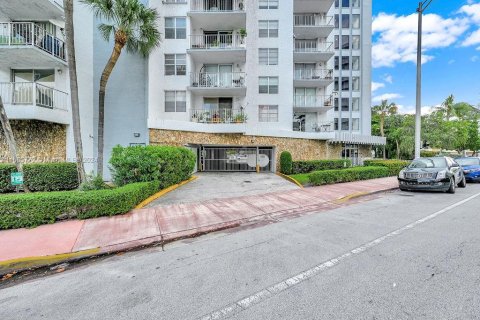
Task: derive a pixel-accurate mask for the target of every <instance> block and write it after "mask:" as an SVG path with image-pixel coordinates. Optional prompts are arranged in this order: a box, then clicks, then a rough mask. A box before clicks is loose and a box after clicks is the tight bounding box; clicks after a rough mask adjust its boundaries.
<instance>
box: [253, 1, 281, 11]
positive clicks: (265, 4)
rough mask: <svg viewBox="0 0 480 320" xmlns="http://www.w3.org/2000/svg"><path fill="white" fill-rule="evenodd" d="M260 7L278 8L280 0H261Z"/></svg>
mask: <svg viewBox="0 0 480 320" xmlns="http://www.w3.org/2000/svg"><path fill="white" fill-rule="evenodd" d="M258 5H259V6H258V7H259V8H260V9H278V0H259V1H258Z"/></svg>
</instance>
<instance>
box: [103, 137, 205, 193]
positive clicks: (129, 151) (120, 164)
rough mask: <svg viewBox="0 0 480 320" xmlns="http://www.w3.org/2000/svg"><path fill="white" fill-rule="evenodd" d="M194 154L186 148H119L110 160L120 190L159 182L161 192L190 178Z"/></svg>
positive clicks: (114, 151) (193, 164)
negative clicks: (138, 183)
mask: <svg viewBox="0 0 480 320" xmlns="http://www.w3.org/2000/svg"><path fill="white" fill-rule="evenodd" d="M195 161H196V157H195V154H194V153H193V152H192V151H190V150H188V149H187V148H183V147H171V146H145V147H143V146H133V147H121V146H116V147H115V148H113V151H112V158H111V159H110V166H111V167H110V170H111V172H112V177H113V181H114V182H115V184H116V185H118V186H123V185H126V184H129V183H135V182H148V181H159V182H160V189H163V188H166V187H169V186H171V185H174V184H177V183H179V182H181V181H183V180H186V179H188V178H190V177H191V175H192V173H193V169H194V168H195Z"/></svg>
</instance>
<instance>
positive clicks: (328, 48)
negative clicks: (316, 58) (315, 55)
mask: <svg viewBox="0 0 480 320" xmlns="http://www.w3.org/2000/svg"><path fill="white" fill-rule="evenodd" d="M294 50H295V52H301V53H303V52H326V53H333V43H332V42H319V41H317V40H295V49H294Z"/></svg>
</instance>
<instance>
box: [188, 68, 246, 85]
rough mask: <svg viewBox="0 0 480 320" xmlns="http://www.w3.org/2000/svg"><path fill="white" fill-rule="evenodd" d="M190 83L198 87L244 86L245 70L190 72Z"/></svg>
mask: <svg viewBox="0 0 480 320" xmlns="http://www.w3.org/2000/svg"><path fill="white" fill-rule="evenodd" d="M190 84H191V86H192V87H198V88H244V87H245V72H231V73H211V72H200V73H196V72H195V73H191V74H190Z"/></svg>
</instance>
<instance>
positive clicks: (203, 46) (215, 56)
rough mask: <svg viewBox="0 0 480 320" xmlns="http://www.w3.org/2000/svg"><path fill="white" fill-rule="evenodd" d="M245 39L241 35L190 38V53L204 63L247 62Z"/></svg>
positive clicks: (213, 35)
mask: <svg viewBox="0 0 480 320" xmlns="http://www.w3.org/2000/svg"><path fill="white" fill-rule="evenodd" d="M246 52H247V51H246V48H245V39H244V38H243V37H241V36H240V35H239V34H205V35H192V36H190V49H189V50H188V53H189V54H190V55H191V56H192V58H193V59H194V60H196V61H201V62H203V63H212V64H218V63H232V62H245V61H246Z"/></svg>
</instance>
